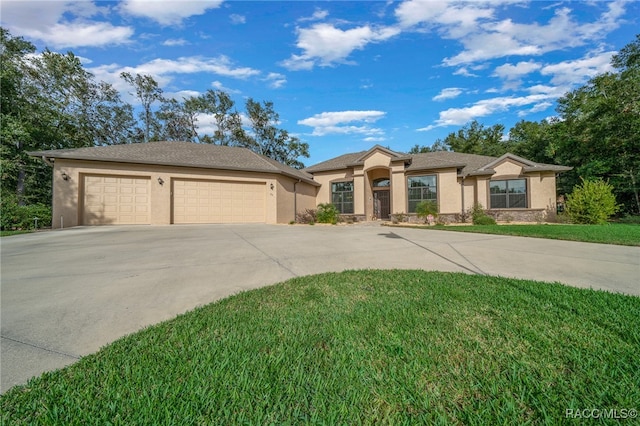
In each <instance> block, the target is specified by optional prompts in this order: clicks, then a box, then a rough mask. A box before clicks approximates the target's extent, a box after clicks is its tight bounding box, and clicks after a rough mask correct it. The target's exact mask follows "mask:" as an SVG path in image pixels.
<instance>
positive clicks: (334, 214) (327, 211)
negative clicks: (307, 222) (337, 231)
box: [316, 203, 340, 225]
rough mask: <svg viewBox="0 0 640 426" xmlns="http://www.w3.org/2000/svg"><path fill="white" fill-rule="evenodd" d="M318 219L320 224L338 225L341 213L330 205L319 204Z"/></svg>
mask: <svg viewBox="0 0 640 426" xmlns="http://www.w3.org/2000/svg"><path fill="white" fill-rule="evenodd" d="M316 217H317V220H318V223H332V224H334V225H335V224H336V223H338V218H339V217H340V212H339V211H338V209H337V208H336V206H334V205H333V204H330V203H325V204H318V210H317V213H316Z"/></svg>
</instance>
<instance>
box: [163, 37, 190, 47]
mask: <svg viewBox="0 0 640 426" xmlns="http://www.w3.org/2000/svg"><path fill="white" fill-rule="evenodd" d="M186 44H189V42H188V41H187V40H185V39H183V38H170V39H167V40H165V41H164V42H162V45H163V46H184V45H186Z"/></svg>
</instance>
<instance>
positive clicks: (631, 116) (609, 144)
mask: <svg viewBox="0 0 640 426" xmlns="http://www.w3.org/2000/svg"><path fill="white" fill-rule="evenodd" d="M638 50H640V36H636V40H635V41H634V42H632V43H631V44H629V45H627V46H626V47H625V48H623V49H622V50H621V51H620V53H618V54H617V55H615V56H614V57H613V59H612V65H613V66H614V67H615V68H616V70H617V72H615V73H605V74H601V75H598V76H596V77H594V78H592V79H591V80H590V81H589V82H588V83H587V84H586V85H584V86H582V87H580V88H578V89H576V90H574V91H572V92H569V93H568V94H566V95H565V96H564V97H563V98H561V99H560V100H559V101H558V104H559V106H558V112H559V113H560V117H561V118H562V120H563V121H562V122H561V123H558V127H559V128H560V129H561V130H562V132H561V133H562V136H563V137H562V139H559V140H557V141H556V143H557V144H558V150H557V156H556V160H557V161H559V162H564V163H565V164H567V165H571V166H574V167H575V169H574V170H573V172H572V173H570V174H569V176H571V177H572V178H573V181H574V183H575V184H577V183H578V182H579V179H580V178H583V179H592V178H604V179H607V180H609V182H610V183H611V184H612V185H613V187H614V188H615V194H616V196H617V198H618V201H619V202H621V203H623V205H624V208H625V209H626V211H628V212H635V213H640V197H639V195H638V182H639V181H640V155H639V154H638V153H640V97H639V96H638V94H639V93H640V59H639V57H640V55H639V54H638Z"/></svg>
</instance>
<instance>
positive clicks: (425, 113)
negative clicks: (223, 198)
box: [0, 0, 640, 165]
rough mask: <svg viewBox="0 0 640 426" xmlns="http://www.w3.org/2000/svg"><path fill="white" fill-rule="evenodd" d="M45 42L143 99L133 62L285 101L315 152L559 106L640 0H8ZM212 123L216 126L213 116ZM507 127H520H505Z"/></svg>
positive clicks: (172, 78)
mask: <svg viewBox="0 0 640 426" xmlns="http://www.w3.org/2000/svg"><path fill="white" fill-rule="evenodd" d="M0 8H1V9H0V21H1V24H2V26H3V27H4V28H7V29H9V31H10V32H11V34H12V35H13V36H21V37H23V38H25V39H26V40H29V41H31V42H32V43H33V44H34V45H35V46H36V47H37V49H38V50H39V51H41V50H42V49H44V48H49V49H50V50H52V51H55V52H60V53H66V52H68V51H71V52H73V53H74V54H75V55H77V56H78V57H80V58H81V60H82V62H83V64H84V66H85V69H87V70H88V71H90V72H91V73H93V74H94V75H95V77H96V79H97V80H103V81H106V82H108V83H111V84H113V85H114V87H116V88H117V89H118V90H119V91H120V92H121V93H122V97H123V99H125V100H126V101H128V102H131V103H132V104H135V99H134V98H133V97H132V96H131V95H130V93H129V92H130V91H131V89H130V88H129V87H127V85H126V83H124V82H123V81H122V79H121V78H120V77H119V75H120V73H121V72H123V71H127V72H130V73H132V74H135V73H139V74H148V75H151V76H153V77H154V78H155V79H156V81H158V83H159V84H160V87H161V88H162V89H163V91H164V94H165V95H166V96H172V97H175V98H177V99H182V98H183V97H188V96H193V95H198V94H200V93H204V92H205V91H207V90H208V89H214V90H224V91H225V92H227V93H229V94H230V95H231V96H232V98H233V100H234V101H235V103H236V108H237V109H238V111H243V110H244V103H245V101H246V99H247V98H249V97H251V98H253V99H254V100H257V101H271V102H273V103H274V109H275V111H276V112H278V114H279V115H280V122H279V123H278V126H279V127H280V128H283V129H286V130H287V131H288V132H289V133H290V134H292V135H295V136H297V137H299V138H300V139H301V140H303V141H305V142H307V143H308V144H309V146H310V154H311V156H310V158H308V159H302V160H303V162H304V163H305V164H306V165H313V164H316V163H318V162H321V161H324V160H327V159H329V158H333V157H335V156H338V155H342V154H345V153H349V152H357V151H363V150H368V149H370V148H371V147H373V146H374V145H376V144H379V145H382V146H385V147H389V148H391V149H392V150H395V151H401V152H406V151H408V150H409V149H411V147H413V146H414V145H416V144H418V145H431V144H433V143H434V142H435V141H436V140H437V139H444V138H445V137H446V136H447V135H448V134H449V133H451V132H455V131H457V130H459V129H460V128H461V127H462V126H464V125H465V124H467V123H469V122H470V121H472V120H477V121H479V122H480V123H482V124H483V125H485V126H487V127H489V126H493V125H495V124H502V125H504V126H505V129H506V130H505V132H506V133H508V131H509V129H510V128H511V127H513V125H514V124H515V123H517V122H518V121H520V120H528V121H540V120H542V119H545V118H549V117H553V116H554V115H555V114H556V110H555V108H556V105H557V104H556V101H557V99H558V98H560V97H562V96H563V95H564V94H565V93H567V92H568V91H570V90H572V89H575V88H577V87H579V86H581V85H583V84H584V83H586V82H587V81H588V79H589V78H591V77H593V76H595V75H597V74H601V73H604V72H607V71H612V68H611V65H610V61H611V56H612V55H614V54H615V53H616V52H617V51H618V50H620V49H621V48H622V47H624V46H625V45H627V44H629V43H631V42H632V41H633V40H634V38H635V35H636V33H638V32H639V31H638V28H640V22H639V21H640V2H637V1H624V0H614V1H558V2H556V1H512V0H505V1H501V0H488V1H467V2H459V1H440V0H405V1H222V0H209V1H205V0H199V1H173V0H155V1H153V0H144V1H143V0H122V1H90V0H82V1H58V0H49V1H33V0H20V1H12V0H2V3H1V5H0ZM199 126H200V127H201V130H203V131H205V132H206V131H207V129H210V128H211V120H210V118H208V117H205V116H203V117H200V118H199ZM505 137H506V135H505Z"/></svg>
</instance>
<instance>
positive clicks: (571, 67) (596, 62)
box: [540, 52, 616, 85]
mask: <svg viewBox="0 0 640 426" xmlns="http://www.w3.org/2000/svg"><path fill="white" fill-rule="evenodd" d="M615 53H616V52H599V53H592V54H590V55H588V56H586V57H584V58H582V59H577V60H573V61H563V62H560V63H557V64H552V65H546V66H544V67H542V69H541V70H540V73H541V74H542V75H551V76H552V77H551V83H553V84H557V85H573V84H577V83H582V82H584V81H586V80H587V79H589V78H591V77H594V76H596V75H598V74H602V73H605V72H608V71H612V70H613V67H612V66H611V57H612V56H613V55H614V54H615Z"/></svg>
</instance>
